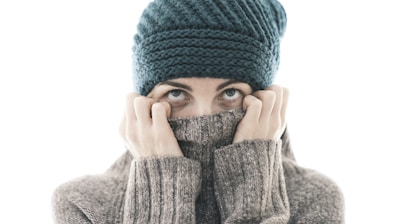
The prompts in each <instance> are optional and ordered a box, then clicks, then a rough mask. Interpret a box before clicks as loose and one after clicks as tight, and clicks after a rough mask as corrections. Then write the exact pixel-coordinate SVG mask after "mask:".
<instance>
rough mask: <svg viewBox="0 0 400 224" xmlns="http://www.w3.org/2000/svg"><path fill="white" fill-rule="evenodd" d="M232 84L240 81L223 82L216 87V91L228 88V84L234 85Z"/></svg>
mask: <svg viewBox="0 0 400 224" xmlns="http://www.w3.org/2000/svg"><path fill="white" fill-rule="evenodd" d="M234 83H241V81H238V80H233V79H231V80H228V81H226V82H223V83H221V84H220V85H219V86H218V87H217V91H219V90H221V89H223V88H225V87H227V86H229V85H230V84H234Z"/></svg>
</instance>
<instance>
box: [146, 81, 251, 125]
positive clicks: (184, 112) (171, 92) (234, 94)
mask: <svg viewBox="0 0 400 224" xmlns="http://www.w3.org/2000/svg"><path fill="white" fill-rule="evenodd" d="M251 93H252V89H251V87H250V85H248V84H247V83H244V82H239V81H235V80H230V79H219V78H218V79H217V78H179V79H172V80H168V81H165V82H161V83H159V84H158V85H156V86H155V87H154V88H153V90H152V91H151V92H150V93H149V95H148V97H150V98H153V99H156V100H158V101H165V102H168V103H169V104H170V105H171V118H177V117H194V116H201V115H207V114H213V113H217V112H221V111H225V110H234V109H241V108H242V102H243V98H244V97H245V96H246V95H249V94H251Z"/></svg>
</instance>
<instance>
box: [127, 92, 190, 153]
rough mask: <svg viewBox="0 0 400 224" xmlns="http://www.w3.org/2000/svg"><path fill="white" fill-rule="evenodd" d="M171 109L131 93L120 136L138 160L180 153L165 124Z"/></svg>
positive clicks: (173, 137) (167, 124) (161, 103)
mask: <svg viewBox="0 0 400 224" xmlns="http://www.w3.org/2000/svg"><path fill="white" fill-rule="evenodd" d="M170 113H171V108H170V105H169V104H168V103H166V102H157V101H156V100H154V99H151V98H148V97H144V96H140V95H139V94H137V93H130V94H129V95H128V96H127V98H126V111H125V114H124V117H123V119H122V122H121V125H120V135H121V137H122V138H123V140H124V141H125V145H126V147H127V148H128V149H129V151H130V152H131V153H132V155H133V157H134V158H135V159H137V160H139V159H142V158H146V157H163V156H183V154H182V151H181V149H180V148H179V145H178V141H177V140H176V138H175V135H174V133H173V131H172V129H171V126H170V125H169V123H168V120H167V118H168V117H169V116H170Z"/></svg>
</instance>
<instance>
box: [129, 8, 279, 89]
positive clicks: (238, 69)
mask: <svg viewBox="0 0 400 224" xmlns="http://www.w3.org/2000/svg"><path fill="white" fill-rule="evenodd" d="M285 28H286V13H285V10H284V9H283V7H282V6H281V4H280V3H279V2H278V1H276V0H155V1H153V2H151V3H150V4H149V6H148V7H147V8H146V9H145V10H144V12H143V14H142V16H141V18H140V22H139V24H138V26H137V33H136V35H135V38H134V46H133V82H134V87H135V90H136V91H137V92H138V93H140V94H142V95H147V94H148V93H149V92H150V91H151V89H152V88H153V87H154V86H155V85H156V84H158V83H160V82H162V81H165V80H170V79H175V78H184V77H212V78H226V79H234V80H239V81H242V82H246V83H249V84H250V85H251V86H252V87H253V90H261V89H265V88H266V87H268V86H269V85H271V84H272V81H273V78H274V76H275V73H276V71H277V70H278V65H279V46H280V38H281V37H282V36H283V34H284V31H285Z"/></svg>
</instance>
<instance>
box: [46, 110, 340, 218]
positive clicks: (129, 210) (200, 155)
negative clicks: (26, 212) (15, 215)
mask: <svg viewBox="0 0 400 224" xmlns="http://www.w3.org/2000/svg"><path fill="white" fill-rule="evenodd" d="M243 116H244V113H243V112H242V111H226V112H222V113H217V114H213V115H206V116H201V117H194V118H181V119H172V120H170V121H169V122H170V124H171V127H172V129H173V131H174V133H175V136H176V138H177V140H178V143H179V146H180V147H181V149H182V152H183V154H184V157H164V158H148V159H142V160H135V159H133V158H132V155H131V153H130V152H129V151H126V152H125V153H124V154H123V155H122V156H121V157H120V158H119V159H118V160H117V161H116V162H115V163H114V164H113V165H112V166H111V167H110V168H109V169H108V170H107V171H106V172H104V173H103V174H100V175H90V176H84V177H81V178H77V179H75V180H72V181H69V182H67V183H64V184H62V185H61V186H59V187H58V188H57V189H56V190H55V192H54V194H53V201H52V204H53V212H54V220H55V222H56V223H62V224H66V223H71V224H72V223H73V224H89V223H92V224H106V223H107V224H117V223H123V224H128V223H141V224H142V223H163V224H164V223H184V224H186V223H207V224H212V223H279V224H281V223H308V224H309V223H311V224H313V223H318V224H321V223H330V224H331V223H344V212H343V197H342V194H341V191H340V189H339V188H338V186H337V185H336V184H335V183H334V182H333V181H332V180H331V179H329V178H328V177H326V176H324V175H322V174H320V173H318V172H316V171H314V170H310V169H306V168H303V167H300V166H299V165H298V164H297V163H296V161H295V159H294V156H293V152H292V149H291V146H290V142H289V136H288V132H287V130H286V131H285V133H284V134H283V136H282V137H281V139H280V140H279V141H272V140H247V141H243V142H240V143H234V144H232V140H233V136H234V133H235V129H236V126H237V124H238V122H239V121H240V120H241V119H242V118H243Z"/></svg>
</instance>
